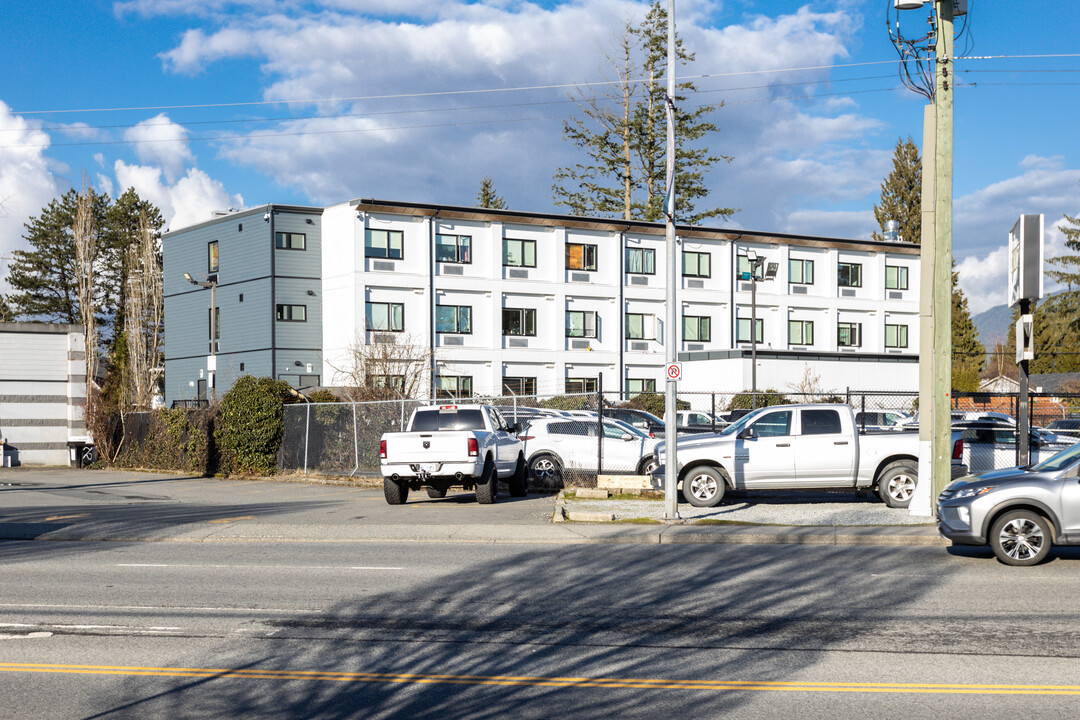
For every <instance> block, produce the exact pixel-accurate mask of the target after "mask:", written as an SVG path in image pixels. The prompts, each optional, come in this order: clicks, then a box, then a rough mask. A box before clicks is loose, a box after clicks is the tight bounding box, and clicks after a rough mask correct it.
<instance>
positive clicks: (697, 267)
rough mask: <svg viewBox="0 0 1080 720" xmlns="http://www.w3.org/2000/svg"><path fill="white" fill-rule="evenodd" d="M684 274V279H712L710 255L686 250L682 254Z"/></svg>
mask: <svg viewBox="0 0 1080 720" xmlns="http://www.w3.org/2000/svg"><path fill="white" fill-rule="evenodd" d="M682 274H683V277H700V278H707V277H712V269H711V267H710V263H709V253H704V252H690V251H687V250H684V251H683V254H682Z"/></svg>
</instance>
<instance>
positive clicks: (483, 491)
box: [476, 460, 499, 505]
mask: <svg viewBox="0 0 1080 720" xmlns="http://www.w3.org/2000/svg"><path fill="white" fill-rule="evenodd" d="M498 487H499V473H497V472H495V463H493V462H491V460H487V461H485V462H484V471H483V474H482V475H480V479H479V480H477V482H476V502H478V503H480V504H481V505H490V504H491V503H493V502H495V495H496V494H497V493H498Z"/></svg>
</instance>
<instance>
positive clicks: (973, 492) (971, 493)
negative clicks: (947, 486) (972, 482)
mask: <svg viewBox="0 0 1080 720" xmlns="http://www.w3.org/2000/svg"><path fill="white" fill-rule="evenodd" d="M993 489H994V486H993V485H991V486H990V487H981V488H964V489H963V490H959V491H957V493H956V494H955V495H953V496H952V497H951V498H949V499H950V500H959V499H960V498H967V497H976V496H978V495H983V494H985V493H988V492H990V491H991V490H993Z"/></svg>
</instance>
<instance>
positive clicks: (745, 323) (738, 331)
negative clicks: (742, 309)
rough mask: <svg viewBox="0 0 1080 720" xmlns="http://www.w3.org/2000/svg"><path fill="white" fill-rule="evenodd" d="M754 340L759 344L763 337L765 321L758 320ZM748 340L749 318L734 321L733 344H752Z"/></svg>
mask: <svg viewBox="0 0 1080 720" xmlns="http://www.w3.org/2000/svg"><path fill="white" fill-rule="evenodd" d="M754 335H755V336H756V337H755V338H754V340H756V341H757V342H759V343H760V342H761V339H762V338H763V337H764V336H765V321H764V320H762V319H761V318H758V320H757V325H756V332H755V333H754ZM754 340H751V339H750V318H739V319H738V320H736V321H735V342H754Z"/></svg>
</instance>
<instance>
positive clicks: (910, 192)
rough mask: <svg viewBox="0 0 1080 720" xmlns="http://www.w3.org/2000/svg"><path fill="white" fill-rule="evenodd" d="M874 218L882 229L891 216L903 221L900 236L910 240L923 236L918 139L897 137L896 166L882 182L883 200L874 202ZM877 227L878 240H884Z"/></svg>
mask: <svg viewBox="0 0 1080 720" xmlns="http://www.w3.org/2000/svg"><path fill="white" fill-rule="evenodd" d="M874 219H875V220H877V222H878V227H879V228H880V229H881V231H882V232H884V230H885V223H886V221H888V220H895V221H896V222H897V223H899V224H900V237H901V238H902V239H903V240H905V241H906V242H912V243H918V242H921V240H922V161H921V160H920V159H919V150H918V148H916V147H915V143H914V141H913V140H912V139H911V138H910V137H908V139H907V140H906V141H901V140H897V141H896V150H895V151H894V152H893V169H892V172H891V173H889V176H888V177H887V178H885V180H884V182H882V183H881V202H880V203H879V204H878V205H875V206H874ZM882 232H877V231H875V232H874V234H873V239H874V240H878V241H881V240H884V239H885V236H884V235H883V234H882Z"/></svg>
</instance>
